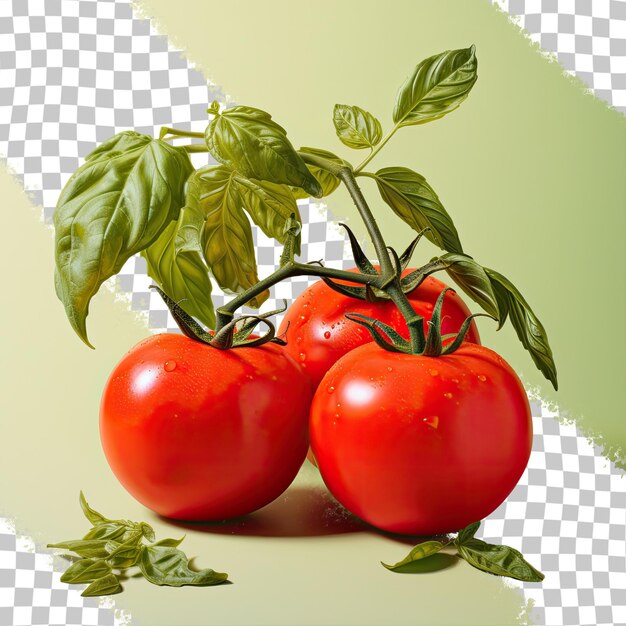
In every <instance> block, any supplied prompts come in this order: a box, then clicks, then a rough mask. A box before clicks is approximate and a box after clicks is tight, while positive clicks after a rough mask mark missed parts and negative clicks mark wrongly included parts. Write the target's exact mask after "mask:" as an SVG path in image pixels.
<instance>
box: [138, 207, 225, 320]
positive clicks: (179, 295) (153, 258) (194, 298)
mask: <svg viewBox="0 0 626 626" xmlns="http://www.w3.org/2000/svg"><path fill="white" fill-rule="evenodd" d="M186 213H187V211H186V207H184V208H183V209H182V210H181V212H180V215H179V217H178V220H176V221H173V222H171V223H170V225H169V226H168V227H167V228H166V229H165V230H164V231H163V232H162V233H161V235H160V237H159V238H158V239H157V240H156V241H155V242H154V243H153V244H152V245H150V246H148V247H147V248H146V249H145V250H143V251H142V252H141V255H142V256H143V257H144V258H145V259H146V263H147V267H148V275H149V276H150V277H151V278H153V279H154V280H155V281H156V282H157V283H158V284H159V285H160V286H161V288H162V289H163V291H165V292H166V293H167V294H168V295H169V296H170V298H172V300H175V301H176V302H177V303H178V304H179V305H180V306H181V307H182V308H183V309H184V310H185V312H186V313H188V314H189V315H191V316H193V317H195V318H197V319H199V320H200V321H201V322H202V323H203V324H204V325H205V326H208V327H209V328H214V327H215V310H214V307H213V301H212V300H211V290H212V285H211V279H210V278H209V272H208V268H207V267H206V265H205V264H204V261H203V260H202V256H201V255H200V253H199V252H198V250H177V249H176V240H177V238H178V236H179V232H180V229H181V228H183V227H184V225H185V222H186V219H187V215H186Z"/></svg>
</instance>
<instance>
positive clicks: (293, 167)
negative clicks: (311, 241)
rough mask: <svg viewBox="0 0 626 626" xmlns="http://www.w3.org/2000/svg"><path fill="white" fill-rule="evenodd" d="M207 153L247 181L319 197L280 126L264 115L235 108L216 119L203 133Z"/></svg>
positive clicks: (263, 113)
mask: <svg viewBox="0 0 626 626" xmlns="http://www.w3.org/2000/svg"><path fill="white" fill-rule="evenodd" d="M205 138H206V144H207V146H208V148H209V152H210V153H211V154H212V155H213V156H214V157H215V159H217V160H218V161H219V162H220V163H223V164H224V165H227V166H228V167H230V168H231V169H233V170H237V171H238V172H239V173H240V174H243V176H245V177H246V178H249V179H255V180H266V181H270V182H273V183H277V184H285V185H293V186H294V187H301V188H302V189H304V190H305V191H306V192H307V193H309V194H311V195H312V196H316V197H320V196H321V195H322V189H321V187H320V185H319V183H318V182H317V180H316V179H315V177H314V176H313V175H312V174H311V172H309V170H308V169H307V167H306V165H305V163H304V161H303V160H302V159H301V158H300V156H299V155H298V153H297V152H296V151H295V149H294V147H293V146H292V145H291V143H290V141H289V140H288V139H287V133H286V132H285V129H284V128H283V127H282V126H279V125H278V124H277V123H276V122H274V121H273V120H272V118H271V116H270V115H269V114H268V113H266V112H265V111H261V110H260V109H255V108H253V107H246V106H235V107H232V108H230V109H226V110H225V111H223V112H222V114H221V115H216V116H215V117H214V118H213V119H212V120H211V122H210V123H209V125H208V126H207V129H206V134H205Z"/></svg>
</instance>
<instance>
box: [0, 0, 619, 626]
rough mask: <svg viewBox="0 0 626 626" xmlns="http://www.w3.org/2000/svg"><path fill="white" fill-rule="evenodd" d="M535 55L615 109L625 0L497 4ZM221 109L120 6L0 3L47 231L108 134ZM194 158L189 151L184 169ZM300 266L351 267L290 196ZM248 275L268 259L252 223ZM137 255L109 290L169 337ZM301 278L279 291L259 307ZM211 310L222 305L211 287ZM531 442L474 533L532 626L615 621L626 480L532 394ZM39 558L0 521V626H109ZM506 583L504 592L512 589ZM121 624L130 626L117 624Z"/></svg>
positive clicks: (1, 89)
mask: <svg viewBox="0 0 626 626" xmlns="http://www.w3.org/2000/svg"><path fill="white" fill-rule="evenodd" d="M495 4H498V5H500V6H501V7H502V8H504V9H506V10H508V11H510V12H511V14H513V15H517V16H518V22H519V23H520V25H521V26H524V27H525V28H526V29H527V30H528V31H529V33H530V36H531V38H533V39H534V40H535V41H538V42H539V43H540V44H541V46H542V47H543V48H544V50H546V51H549V52H556V53H557V55H558V60H559V62H560V63H561V64H562V65H563V66H564V68H565V69H566V70H568V71H570V72H572V73H575V74H576V75H578V76H580V77H581V78H582V80H583V81H584V82H585V83H586V84H587V85H588V86H589V87H590V88H591V89H592V90H593V91H594V93H596V95H597V96H598V97H601V98H603V99H604V100H606V101H607V102H608V103H609V104H612V105H613V106H615V107H616V108H617V109H618V110H620V111H623V112H626V2H624V1H615V0H611V1H609V0H594V1H593V3H592V2H591V0H583V1H581V0H576V1H573V0H571V1H566V0H543V2H541V1H539V0H525V1H524V0H509V1H508V2H507V1H506V0H504V1H498V2H495ZM213 99H217V100H219V101H220V102H224V103H226V102H227V98H226V96H225V95H224V94H223V93H222V92H221V90H220V89H219V87H217V86H214V85H208V86H207V84H206V81H205V79H204V77H203V76H202V75H201V74H200V73H199V72H198V71H196V70H195V69H194V68H193V67H192V66H191V65H190V64H189V63H188V62H187V61H186V60H185V59H184V58H182V56H181V55H180V54H179V52H178V51H176V50H174V49H173V48H171V47H169V46H168V43H167V40H166V39H165V38H164V37H162V36H160V35H158V34H157V33H156V32H155V31H154V29H153V28H152V27H151V25H150V22H149V21H148V20H143V19H135V18H133V15H132V11H131V8H130V5H129V3H128V2H126V1H125V0H117V1H110V0H98V1H97V2H96V0H80V1H78V0H45V1H44V0H13V1H10V0H0V154H2V155H5V156H6V161H7V163H8V165H9V166H10V167H11V168H12V169H13V170H14V171H15V173H16V175H17V176H18V177H20V178H21V180H22V181H23V184H24V187H25V189H26V190H27V191H28V192H29V193H30V194H31V196H32V199H33V202H34V203H36V204H40V205H42V206H43V214H42V219H43V220H44V221H45V222H46V223H49V222H50V221H51V216H52V212H53V208H54V205H55V203H56V199H57V197H58V193H59V191H60V189H61V187H62V185H63V184H64V183H65V181H66V180H67V179H68V178H69V176H70V175H71V173H72V172H73V171H74V170H75V169H76V168H77V167H78V165H79V164H80V163H81V159H82V158H83V157H84V156H85V155H86V154H87V153H88V152H89V151H91V150H92V149H93V148H94V147H95V145H96V144H97V143H99V142H101V141H102V140H104V139H106V138H108V137H109V136H111V135H113V134H114V133H116V132H119V131H120V130H123V129H126V128H133V129H135V130H138V131H139V132H145V133H150V134H155V133H157V132H158V128H159V127H160V126H163V125H166V126H170V125H175V126H177V127H180V128H186V129H190V130H203V128H204V126H205V124H206V119H207V116H206V107H207V103H208V102H210V101H211V100H213ZM205 158H206V157H203V156H199V155H194V160H195V161H196V163H197V164H199V163H202V160H203V159H205ZM299 206H300V210H301V213H302V218H303V222H304V229H303V258H305V259H307V260H314V259H321V258H324V259H326V260H327V262H328V264H329V265H331V266H336V267H342V266H346V265H349V264H350V261H349V253H348V251H347V248H346V246H345V245H344V238H343V234H342V233H341V232H340V231H339V230H338V229H337V228H336V227H335V226H334V225H333V224H332V223H331V222H330V221H329V219H328V216H327V215H326V213H325V211H324V209H323V207H322V206H320V205H317V204H314V203H310V202H308V201H301V202H299ZM254 237H255V242H256V244H257V246H258V260H259V273H260V275H266V274H268V273H269V272H270V271H272V269H273V268H274V267H275V265H276V264H277V262H278V257H279V255H280V250H279V249H278V248H277V247H276V246H275V245H274V243H273V241H272V240H269V239H267V238H266V237H265V236H264V235H263V233H261V232H260V231H258V229H254ZM150 282H151V281H150V280H149V279H148V277H147V276H146V273H145V264H144V262H143V260H142V259H141V258H139V257H136V258H133V259H131V260H129V262H128V263H127V264H126V265H125V267H124V268H123V270H122V272H121V273H120V275H119V276H118V277H117V278H116V279H112V280H111V281H110V283H109V286H110V287H111V288H117V293H119V294H120V296H121V297H126V298H128V300H129V301H130V302H129V303H130V306H131V307H132V308H133V309H135V310H137V311H144V312H145V314H146V315H147V317H148V324H149V326H150V327H151V328H152V329H153V330H155V331H160V330H165V329H167V330H174V329H175V325H174V324H173V322H172V320H171V318H170V317H169V315H168V313H167V311H166V309H165V307H164V305H163V303H162V302H161V300H160V299H159V298H158V296H156V294H154V293H153V292H151V291H149V290H148V285H149V284H150ZM309 283H310V280H309V279H307V278H301V279H295V280H293V281H291V282H286V283H281V284H280V285H277V286H276V288H275V289H274V290H273V293H272V298H271V299H270V301H269V302H268V303H267V304H266V307H272V308H273V307H274V305H275V304H276V301H277V300H280V299H282V298H287V299H288V300H291V299H292V298H293V297H295V296H296V295H298V293H300V292H301V291H302V290H304V289H305V288H306V286H307V285H308V284H309ZM215 299H216V304H218V305H219V304H221V302H223V300H224V296H223V294H221V293H220V292H219V291H216V297H215ZM532 405H533V416H534V417H533V421H534V427H535V438H534V443H533V453H532V456H531V460H530V463H529V466H528V469H527V470H526V472H525V474H524V476H523V477H522V479H521V481H520V484H519V485H518V487H517V488H516V489H515V490H514V492H513V493H512V494H511V496H510V497H509V498H508V499H507V501H506V502H505V503H504V504H503V505H502V506H501V507H500V508H499V509H498V510H497V511H496V512H494V513H493V514H492V515H491V516H490V518H489V519H488V520H486V521H485V524H484V525H483V529H482V533H483V536H484V538H486V539H488V540H489V539H491V540H493V541H494V542H504V543H507V544H509V545H511V546H514V547H516V548H518V549H521V550H522V551H523V552H524V554H525V555H526V556H527V558H528V559H529V560H530V561H531V562H533V563H534V564H535V565H536V566H538V567H539V568H540V569H542V571H544V573H545V574H546V578H545V580H544V581H543V583H541V584H526V583H524V584H522V583H519V586H520V587H521V588H522V589H523V593H524V594H525V596H526V597H527V598H529V599H532V600H533V602H534V605H535V608H534V609H533V611H532V614H531V618H532V621H533V623H534V624H549V625H558V624H581V625H582V624H626V480H625V479H624V475H623V472H620V471H619V470H617V469H616V468H615V467H614V466H613V465H612V464H610V463H609V462H608V461H607V460H606V459H604V458H603V457H602V455H601V451H600V450H599V449H597V448H596V449H594V448H593V447H592V446H591V445H590V444H589V443H588V442H587V441H586V440H585V439H584V438H583V437H582V436H581V435H580V433H579V432H577V430H576V428H575V426H573V425H571V424H570V425H568V424H563V423H560V421H559V419H558V416H557V415H555V414H554V413H552V412H550V411H549V410H548V409H547V407H545V406H542V405H541V403H540V402H538V401H533V403H532ZM59 576H60V574H59V573H58V572H55V571H54V570H53V567H52V561H51V560H50V557H49V555H47V554H45V551H42V550H40V549H39V550H35V546H33V545H32V542H29V540H27V539H24V538H20V537H19V533H18V536H17V537H16V533H15V531H14V530H13V529H12V528H11V526H10V525H9V524H8V522H5V523H4V525H0V626H7V625H9V624H14V625H16V626H17V625H18V624H72V623H77V624H98V625H100V624H102V625H103V624H113V623H114V622H115V623H119V621H120V619H122V618H121V617H120V616H119V615H118V616H117V617H116V616H115V615H114V611H113V608H111V607H112V606H113V605H112V603H109V605H108V606H101V605H100V604H99V603H98V602H96V601H94V600H92V599H85V598H81V597H80V595H79V593H80V590H78V591H77V590H76V588H75V587H72V588H69V589H68V587H67V586H66V585H63V584H62V583H60V581H59ZM512 584H517V583H512ZM123 619H124V620H126V619H127V617H126V618H123Z"/></svg>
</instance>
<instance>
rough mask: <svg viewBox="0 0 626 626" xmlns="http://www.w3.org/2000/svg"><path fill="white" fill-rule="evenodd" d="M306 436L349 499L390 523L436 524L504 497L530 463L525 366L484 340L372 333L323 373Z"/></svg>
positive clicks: (434, 528)
mask: <svg viewBox="0 0 626 626" xmlns="http://www.w3.org/2000/svg"><path fill="white" fill-rule="evenodd" d="M310 436H311V447H312V449H313V452H314V454H315V457H316V458H317V462H318V466H319V469H320V472H321V474H322V478H323V479H324V482H325V483H326V485H327V486H328V488H329V490H330V491H331V493H332V494H333V495H334V496H335V497H336V498H337V500H339V502H341V503H342V504H343V505H344V506H345V507H346V508H347V509H348V510H349V511H351V512H352V513H354V514H355V515H357V516H359V517H360V518H362V519H363V520H365V521H366V522H368V523H370V524H372V525H373V526H376V527H378V528H381V529H383V530H388V531H391V532H395V533H405V534H414V535H434V534H443V533H448V532H455V531H458V530H459V529H461V528H463V527H465V526H467V525H468V524H470V523H472V522H475V521H478V520H481V519H483V518H484V517H485V516H487V515H489V514H490V513H491V512H492V511H494V510H495V509H496V508H497V507H498V506H499V505H500V504H501V503H502V501H503V500H504V499H505V498H506V497H507V495H508V494H509V493H510V492H511V490H512V489H513V487H515V485H516V484H517V481H518V480H519V478H520V476H521V475H522V473H523V471H524V469H525V467H526V464H527V463H528V458H529V455H530V449H531V443H532V422H531V414H530V407H529V404H528V399H527V396H526V393H525V392H524V388H523V386H522V383H521V382H520V380H519V378H518V377H517V375H516V374H515V372H514V371H513V370H512V369H511V367H510V366H509V365H508V364H507V363H506V362H505V361H503V360H502V359H501V358H500V357H499V356H498V355H497V354H496V353H495V352H493V351H491V350H489V349H488V348H485V347H484V346H479V345H475V344H463V345H462V346H461V347H460V348H459V349H458V350H457V351H456V352H454V353H453V354H450V355H444V356H440V357H424V356H417V355H411V354H401V353H392V352H387V351H385V350H382V349H381V348H380V347H378V346H377V345H376V344H373V343H370V344H367V345H365V346H362V347H360V348H357V349H356V350H353V351H351V352H349V353H348V354H346V355H345V356H344V357H343V358H341V359H340V360H339V361H338V362H337V363H336V364H335V365H334V366H333V367H332V368H331V369H330V370H329V372H328V373H327V374H326V376H325V377H324V379H323V380H322V382H321V384H320V385H319V387H318V389H317V391H316V393H315V396H314V398H313V403H312V406H311V420H310Z"/></svg>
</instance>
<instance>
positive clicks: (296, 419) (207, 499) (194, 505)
mask: <svg viewBox="0 0 626 626" xmlns="http://www.w3.org/2000/svg"><path fill="white" fill-rule="evenodd" d="M310 399H311V388H310V384H309V382H308V380H307V379H306V377H305V376H304V375H303V374H302V372H301V370H300V368H299V367H298V365H297V364H296V363H295V362H294V361H293V359H292V358H291V357H290V356H288V355H287V354H286V353H285V352H284V350H283V349H282V348H281V347H279V346H277V345H276V344H265V345H263V346H261V347H255V348H245V347H240V348H236V349H231V350H224V351H222V350H218V349H216V348H213V347H210V346H207V345H205V344H203V343H200V342H198V341H194V340H192V339H189V338H187V337H185V336H183V335H175V334H165V335H155V336H153V337H150V338H149V339H146V340H144V341H142V342H140V343H139V344H137V345H136V346H135V347H134V348H133V349H132V350H130V351H129V352H128V353H127V354H126V355H125V356H124V358H123V359H122V360H121V361H120V363H119V364H118V365H117V366H116V367H115V369H114V370H113V373H112V374H111V376H110V378H109V380H108V382H107V384H106V387H105V389H104V395H103V397H102V403H101V409H100V435H101V439H102V445H103V448H104V452H105V455H106V458H107V460H108V462H109V464H110V466H111V468H112V470H113V472H114V473H115V475H116V476H117V478H118V479H119V481H120V482H121V483H122V485H123V486H124V487H125V488H126V489H127V490H128V491H129V492H130V493H131V494H132V495H133V496H134V497H135V498H136V499H137V500H139V502H141V503H142V504H144V505H145V506H147V507H148V508H150V509H152V510H153V511H155V512H157V513H159V514H160V515H164V516H166V517H172V518H175V519H185V520H221V519H227V518H232V517H238V516H241V515H245V514H247V513H250V512H252V511H254V510H256V509H258V508H260V507H262V506H264V505H266V504H268V503H269V502H271V501H272V500H274V499H275V498H276V497H278V496H279V495H280V494H281V493H282V492H283V491H284V490H285V489H286V488H287V487H288V486H289V484H290V483H291V481H292V480H293V479H294V477H295V476H296V473H297V472H298V470H299V468H300V466H301V465H302V462H303V461H304V458H305V455H306V452H307V447H308V435H307V429H308V411H309V406H310Z"/></svg>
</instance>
